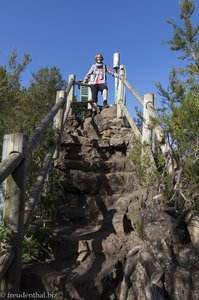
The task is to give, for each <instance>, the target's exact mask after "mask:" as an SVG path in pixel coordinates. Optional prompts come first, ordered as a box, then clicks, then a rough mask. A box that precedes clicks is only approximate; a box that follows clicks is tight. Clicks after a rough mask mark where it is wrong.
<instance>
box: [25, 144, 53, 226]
mask: <svg viewBox="0 0 199 300" xmlns="http://www.w3.org/2000/svg"><path fill="white" fill-rule="evenodd" d="M55 147H56V146H54V147H52V148H51V149H50V151H49V152H48V154H47V155H46V157H45V158H44V163H43V165H42V168H41V170H40V171H39V173H38V175H37V178H36V181H35V183H34V186H33V189H32V191H31V193H30V197H29V199H28V201H27V203H26V206H25V213H24V231H26V230H27V229H28V226H29V223H30V221H31V218H32V216H33V213H34V208H35V205H36V202H37V200H38V198H39V196H40V193H41V191H42V188H43V184H44V180H45V178H46V176H47V174H48V171H49V168H50V166H51V163H52V160H53V154H54V151H55Z"/></svg>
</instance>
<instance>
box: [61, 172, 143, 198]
mask: <svg viewBox="0 0 199 300" xmlns="http://www.w3.org/2000/svg"><path fill="white" fill-rule="evenodd" d="M64 176H65V180H64V183H63V187H64V190H65V191H66V192H70V193H79V194H82V195H83V194H87V195H98V194H99V195H113V194H115V193H120V194H123V193H125V192H129V193H130V192H133V191H134V190H135V187H136V185H137V183H138V181H137V179H136V177H135V176H134V173H132V172H113V173H107V174H104V173H97V172H83V171H80V170H71V171H67V172H65V175H64Z"/></svg>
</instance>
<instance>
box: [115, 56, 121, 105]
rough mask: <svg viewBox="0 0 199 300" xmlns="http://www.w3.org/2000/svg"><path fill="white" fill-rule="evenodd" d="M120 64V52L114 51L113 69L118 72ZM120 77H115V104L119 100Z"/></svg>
mask: <svg viewBox="0 0 199 300" xmlns="http://www.w3.org/2000/svg"><path fill="white" fill-rule="evenodd" d="M119 65H120V54H119V53H114V55H113V69H114V70H115V72H116V73H117V71H118V69H119ZM118 84H119V82H118V78H115V104H117V101H118Z"/></svg>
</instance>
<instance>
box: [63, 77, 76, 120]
mask: <svg viewBox="0 0 199 300" xmlns="http://www.w3.org/2000/svg"><path fill="white" fill-rule="evenodd" d="M70 81H73V82H75V75H74V74H71V75H69V82H70ZM74 95H75V84H73V85H72V86H71V89H70V91H69V93H68V94H67V101H66V111H68V115H69V116H72V109H69V106H70V107H71V104H70V102H73V101H74ZM64 120H66V116H64Z"/></svg>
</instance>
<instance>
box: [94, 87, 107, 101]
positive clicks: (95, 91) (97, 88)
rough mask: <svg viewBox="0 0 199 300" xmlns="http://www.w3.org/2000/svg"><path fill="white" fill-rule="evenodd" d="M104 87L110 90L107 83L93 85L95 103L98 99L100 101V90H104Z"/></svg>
mask: <svg viewBox="0 0 199 300" xmlns="http://www.w3.org/2000/svg"><path fill="white" fill-rule="evenodd" d="M104 89H106V90H108V87H107V86H106V84H105V83H99V84H93V85H91V92H92V100H93V101H94V102H95V103H97V101H98V92H103V90H104ZM106 100H107V99H106Z"/></svg>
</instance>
